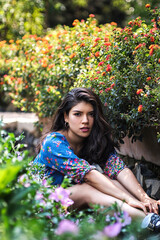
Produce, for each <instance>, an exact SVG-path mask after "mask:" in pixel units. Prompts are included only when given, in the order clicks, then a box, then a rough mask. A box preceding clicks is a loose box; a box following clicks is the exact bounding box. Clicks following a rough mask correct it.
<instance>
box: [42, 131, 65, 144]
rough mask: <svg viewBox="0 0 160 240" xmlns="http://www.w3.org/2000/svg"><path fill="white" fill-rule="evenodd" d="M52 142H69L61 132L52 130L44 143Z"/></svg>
mask: <svg viewBox="0 0 160 240" xmlns="http://www.w3.org/2000/svg"><path fill="white" fill-rule="evenodd" d="M49 142H51V143H60V142H61V143H64V144H66V143H67V144H68V141H67V139H66V137H65V136H64V135H63V134H62V133H61V132H50V133H49V134H48V135H47V136H46V138H45V139H44V142H43V144H48V143H49Z"/></svg>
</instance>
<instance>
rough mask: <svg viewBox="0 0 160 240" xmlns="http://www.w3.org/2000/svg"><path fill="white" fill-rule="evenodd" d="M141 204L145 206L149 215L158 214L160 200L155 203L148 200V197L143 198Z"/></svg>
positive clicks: (150, 199)
mask: <svg viewBox="0 0 160 240" xmlns="http://www.w3.org/2000/svg"><path fill="white" fill-rule="evenodd" d="M141 202H142V203H143V204H144V205H145V207H146V208H147V210H148V211H149V212H150V213H152V212H153V213H156V214H158V205H160V200H158V201H156V200H154V199H152V198H150V197H149V196H145V197H144V198H143V199H142V200H141Z"/></svg>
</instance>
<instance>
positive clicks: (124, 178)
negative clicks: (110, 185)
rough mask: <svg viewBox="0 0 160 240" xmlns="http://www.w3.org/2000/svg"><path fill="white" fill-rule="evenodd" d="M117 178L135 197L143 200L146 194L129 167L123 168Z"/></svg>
mask: <svg viewBox="0 0 160 240" xmlns="http://www.w3.org/2000/svg"><path fill="white" fill-rule="evenodd" d="M117 180H118V181H119V182H120V183H121V184H122V185H123V186H124V187H125V188H126V189H127V190H128V191H129V192H130V193H131V194H132V195H134V196H135V197H136V198H137V199H139V200H140V201H143V200H144V199H145V198H146V197H148V195H147V194H146V193H145V191H144V190H143V188H142V187H141V185H140V183H139V182H138V181H137V179H136V177H135V176H134V174H133V173H132V171H131V170H130V169H129V168H125V169H123V170H122V171H121V172H120V173H119V174H118V177H117Z"/></svg>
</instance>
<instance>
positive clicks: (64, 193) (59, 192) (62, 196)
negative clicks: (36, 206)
mask: <svg viewBox="0 0 160 240" xmlns="http://www.w3.org/2000/svg"><path fill="white" fill-rule="evenodd" d="M69 194H70V192H69V191H68V190H66V189H64V188H62V187H58V188H56V189H55V191H54V192H53V193H51V194H50V195H49V199H52V200H54V201H56V202H61V204H62V205H63V206H64V207H68V206H70V205H72V204H73V201H72V200H71V199H70V198H69Z"/></svg>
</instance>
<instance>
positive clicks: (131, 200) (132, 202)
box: [127, 197, 148, 215]
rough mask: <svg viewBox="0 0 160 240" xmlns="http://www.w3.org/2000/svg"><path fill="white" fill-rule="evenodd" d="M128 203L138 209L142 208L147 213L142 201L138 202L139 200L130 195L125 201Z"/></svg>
mask: <svg viewBox="0 0 160 240" xmlns="http://www.w3.org/2000/svg"><path fill="white" fill-rule="evenodd" d="M127 203H128V205H130V206H131V207H134V208H139V209H142V210H143V212H144V213H145V214H146V215H147V213H148V211H147V208H146V206H145V204H144V203H142V202H140V201H139V200H136V199H134V198H132V197H130V198H129V200H128V201H127Z"/></svg>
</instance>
